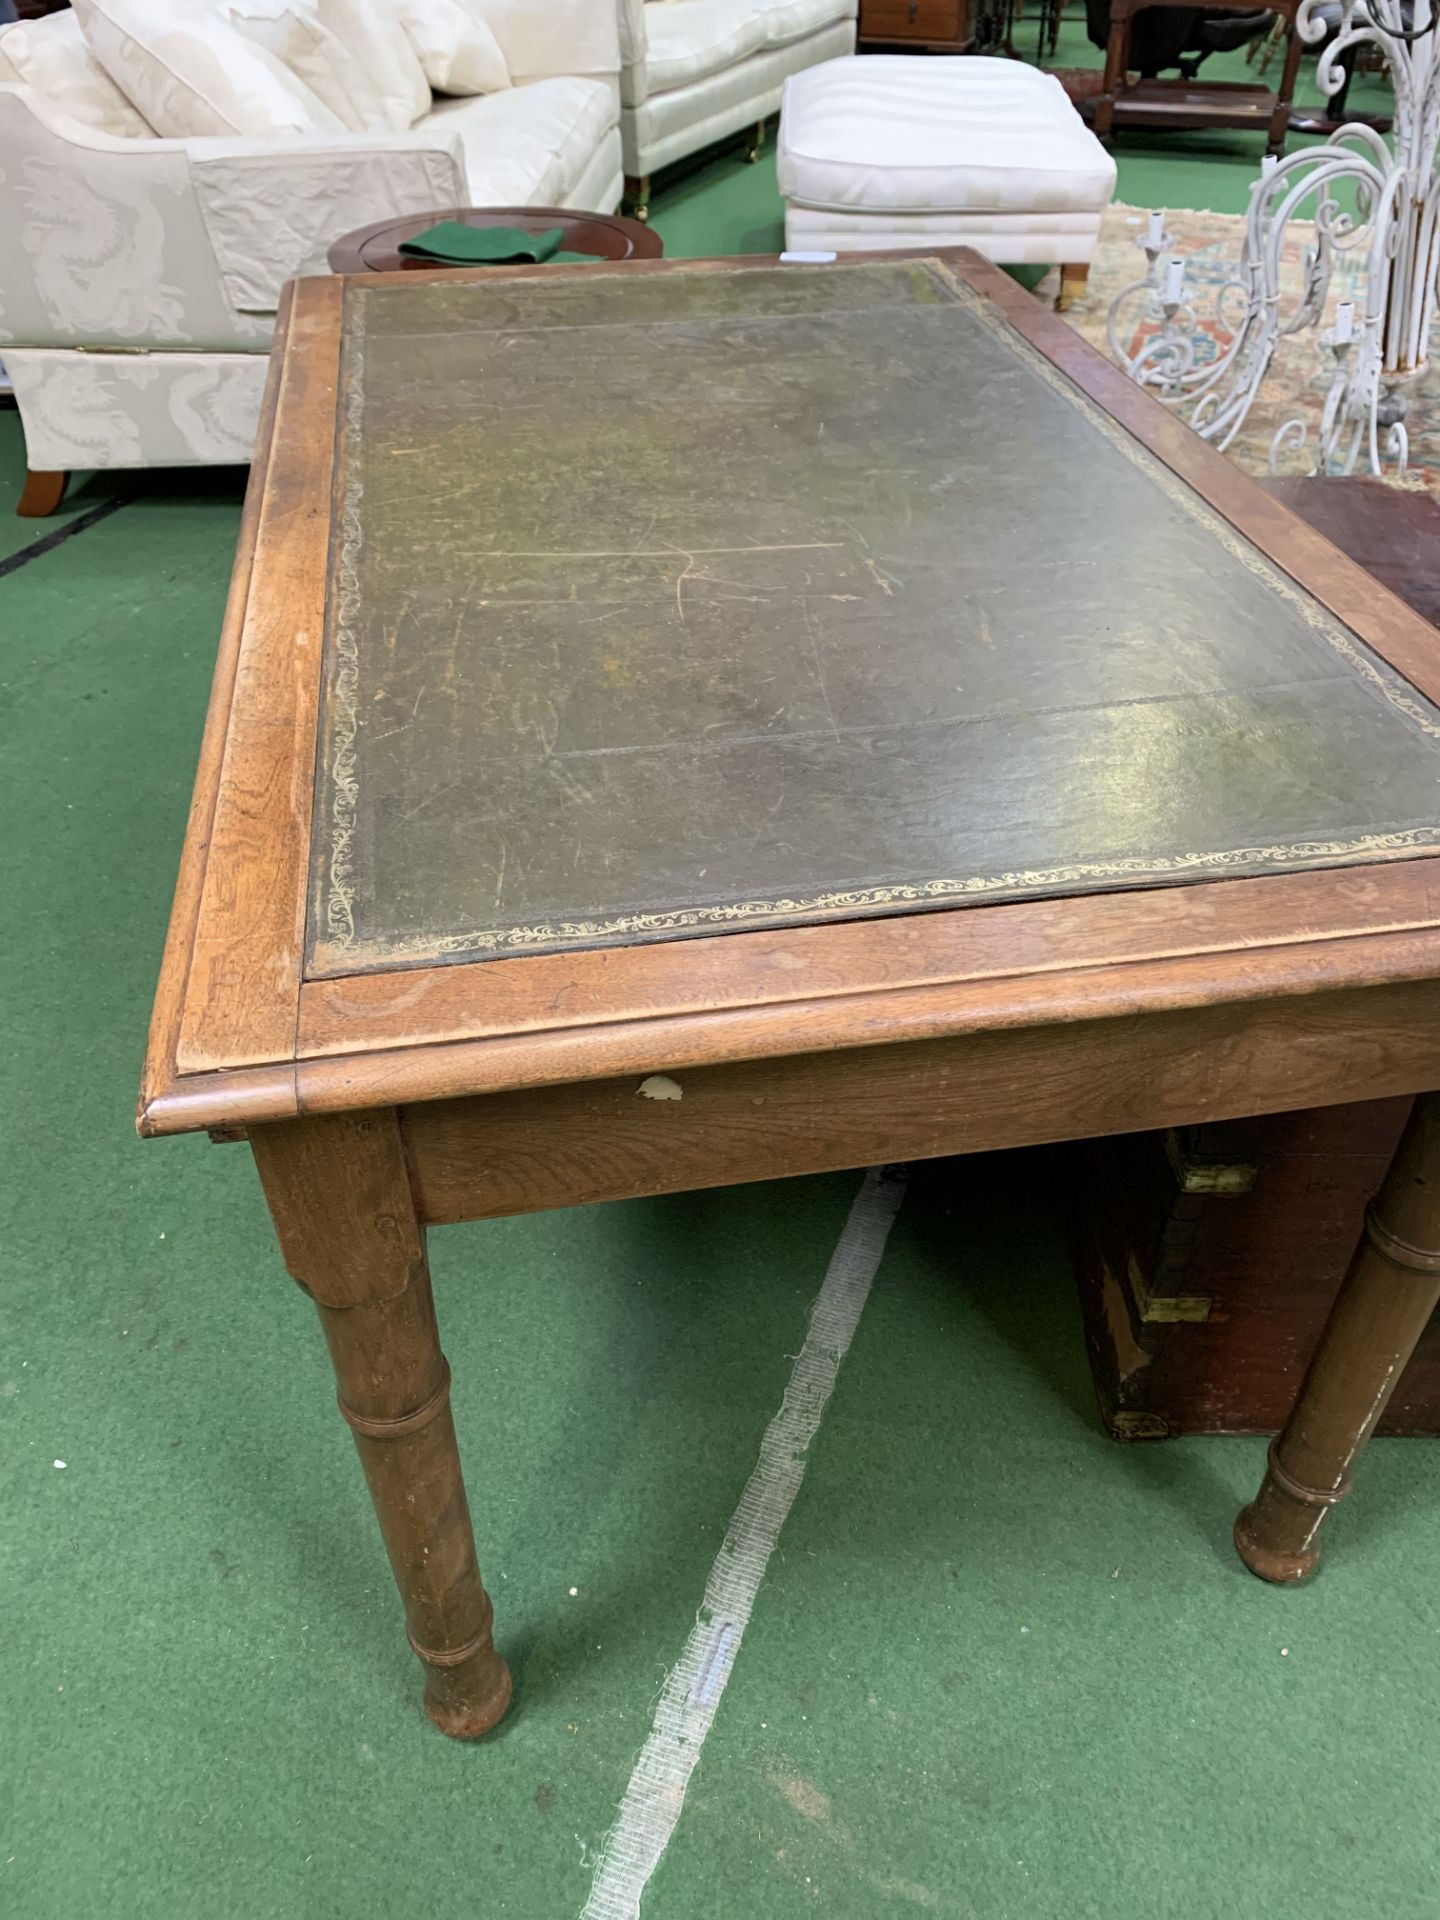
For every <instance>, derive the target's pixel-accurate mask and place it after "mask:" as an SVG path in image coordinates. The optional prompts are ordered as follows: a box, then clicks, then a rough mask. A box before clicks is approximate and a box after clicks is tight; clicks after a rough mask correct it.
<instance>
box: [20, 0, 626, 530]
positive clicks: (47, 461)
mask: <svg viewBox="0 0 1440 1920" xmlns="http://www.w3.org/2000/svg"><path fill="white" fill-rule="evenodd" d="M505 3H506V4H515V0H505ZM545 6H546V13H547V15H548V16H549V25H550V27H551V28H552V31H550V32H548V33H547V34H546V35H545V36H544V38H543V42H539V37H538V36H535V35H532V36H531V39H532V40H535V41H537V42H539V50H538V52H534V53H532V54H531V56H530V57H529V58H527V59H526V60H525V61H524V63H523V69H524V70H523V71H520V72H516V73H514V74H513V75H512V78H513V82H514V84H512V85H511V86H509V87H507V88H505V89H504V90H502V91H497V92H493V93H487V94H477V95H471V96H468V97H455V98H440V97H438V96H437V97H436V98H434V99H433V101H432V102H431V108H430V111H429V112H428V113H425V114H424V115H423V117H422V118H420V119H419V120H418V121H417V122H416V124H415V125H413V126H411V127H410V128H409V130H408V131H399V132H386V131H381V132H365V133H352V132H345V131H341V132H337V133H325V134H323V135H320V136H318V137H317V136H310V135H296V134H287V135H284V136H280V137H266V138H253V137H252V138H235V137H231V138H218V137H210V138H187V139H161V138H158V137H156V136H155V135H153V134H152V133H151V132H150V131H149V129H148V127H147V126H146V123H145V122H144V121H143V120H141V119H140V118H139V116H138V114H135V113H134V112H133V110H132V109H131V108H130V107H129V106H128V105H127V103H126V102H125V101H124V100H123V99H120V97H119V96H118V95H115V97H114V99H108V100H100V103H99V105H98V106H97V99H98V98H99V96H98V95H97V93H96V85H97V80H96V75H95V73H94V71H93V70H92V71H91V72H89V74H88V75H87V74H86V73H85V72H84V71H82V70H81V69H83V64H84V61H85V59H86V50H85V46H84V43H83V41H82V40H81V39H80V32H79V28H78V26H77V25H76V24H75V20H74V17H73V16H72V15H70V14H68V13H67V14H58V15H55V16H53V17H52V18H51V19H49V20H45V21H42V22H38V23H35V24H33V25H30V26H21V27H7V28H3V29H0V235H3V236H4V243H3V246H0V359H3V362H4V365H5V368H6V370H7V371H8V373H9V376H10V379H11V382H12V383H13V386H14V390H15V396H16V399H17V401H18V403H19V407H20V413H21V418H22V422H23V426H24V432H25V444H26V464H27V467H28V468H29V470H30V478H29V480H28V481H27V486H26V489H25V494H24V496H23V498H22V503H21V509H20V510H21V512H22V513H30V514H38V513H44V512H49V511H51V510H53V508H54V506H55V505H57V504H58V502H59V497H60V493H61V491H62V490H63V475H64V474H65V472H66V471H67V470H70V469H90V468H113V467H145V466H198V465H218V464H225V463H229V462H243V461H246V460H248V459H249V457H250V453H251V449H252V446H253V443H254V438H255V432H256V427H257V424H258V419H259V409H260V399H261V392H262V389H263V386H264V380H265V368H266V361H267V356H268V347H269V342H270V337H271V332H272V329H273V325H274V317H275V311H276V306H277V303H278V301H279V297H280V291H281V288H282V287H283V286H284V283H285V282H286V280H288V279H290V278H291V277H292V276H294V275H296V274H301V273H313V272H321V273H323V272H324V271H325V254H326V249H327V247H328V245H329V244H330V243H331V242H332V241H334V240H336V239H337V238H339V237H340V236H341V235H342V234H344V233H346V232H347V231H349V230H351V229H353V228H355V227H357V226H362V225H364V224H366V223H367V222H369V221H373V220H378V219H381V218H383V217H384V216H386V215H388V214H403V213H411V212H421V211H425V210H428V209H431V208H435V209H443V208H449V207H458V206H465V205H480V206H484V205H491V206H521V205H532V206H570V207H579V208H585V209H588V210H594V211H602V212H612V211H613V210H614V208H615V207H616V205H617V204H618V202H619V199H620V192H621V175H622V165H621V145H620V94H619V83H618V65H619V43H618V36H617V34H616V31H615V20H614V17H613V12H612V6H613V0H545ZM597 9H599V10H600V11H602V12H603V14H604V21H605V33H604V34H603V35H600V36H599V37H598V39H597V36H596V34H595V32H594V16H595V13H596V10H597ZM567 14H568V15H573V16H576V19H575V20H572V22H571V27H572V29H573V28H576V27H578V26H583V29H584V30H583V31H576V30H571V31H567V30H566V19H565V16H566V15H567ZM41 28H43V29H45V30H47V31H48V32H50V33H52V34H54V35H55V36H56V37H55V38H54V39H53V41H51V40H47V41H46V42H45V43H44V51H45V54H46V58H45V60H44V61H43V62H42V63H41V65H40V71H41V73H42V75H43V79H44V81H45V86H44V90H43V91H42V90H40V88H38V87H37V86H36V85H35V84H33V83H32V84H27V83H26V81H25V79H24V78H23V77H22V72H23V71H28V72H29V74H30V75H31V80H32V82H33V80H34V78H35V75H36V71H37V68H36V62H35V60H34V59H33V58H31V59H29V60H27V61H26V62H25V63H24V67H23V69H22V68H21V67H19V66H17V63H16V62H14V61H12V60H10V59H9V58H8V57H7V53H6V42H7V40H9V39H10V36H11V35H13V34H17V33H23V34H28V35H34V34H35V33H36V32H37V31H38V30H39V29H41ZM12 44H14V43H12ZM35 46H36V43H35V42H34V40H33V39H32V40H31V41H30V42H29V43H28V46H27V51H28V52H29V53H31V54H32V55H33V53H34V50H35ZM597 47H598V50H599V55H600V58H601V59H603V60H604V61H605V65H606V67H607V68H608V69H609V70H606V71H598V72H590V73H579V74H577V73H570V72H567V71H566V70H565V67H566V61H567V58H568V59H571V60H573V59H575V58H576V54H577V48H579V49H582V51H583V54H584V56H585V57H587V58H589V59H590V60H591V61H592V63H594V62H595V57H596V51H597ZM607 48H608V49H612V50H613V58H608V59H607V58H606V57H605V56H606V49H607ZM547 49H548V52H547ZM74 61H78V62H79V63H80V67H79V68H76V67H74V66H73V64H67V63H73V62H74ZM99 80H100V81H103V83H104V86H105V87H107V88H108V87H109V86H110V83H109V81H108V79H106V78H105V76H104V75H100V76H99ZM71 82H73V85H72V84H70V83H71ZM110 92H111V94H114V89H113V88H111V89H110ZM77 112H78V113H81V114H85V115H86V116H87V118H88V120H89V124H86V122H85V121H84V120H82V119H79V118H77V117H75V116H76V114H77ZM107 120H108V122H109V124H110V125H111V126H112V127H114V126H123V127H125V128H127V131H126V132H124V133H121V132H117V131H106V130H104V124H103V123H104V122H106V121H107Z"/></svg>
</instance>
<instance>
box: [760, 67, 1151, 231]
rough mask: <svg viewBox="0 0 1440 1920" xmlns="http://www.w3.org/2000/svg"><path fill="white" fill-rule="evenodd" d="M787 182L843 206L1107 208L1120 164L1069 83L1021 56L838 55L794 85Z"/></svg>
mask: <svg viewBox="0 0 1440 1920" xmlns="http://www.w3.org/2000/svg"><path fill="white" fill-rule="evenodd" d="M779 177H780V191H781V194H782V195H783V196H784V198H785V199H786V200H787V201H788V202H790V203H791V204H792V205H795V206H801V207H815V208H821V209H825V210H828V211H834V212H849V213H874V214H878V213H890V214H895V215H902V216H903V215H905V214H927V213H928V214H933V213H962V212H971V211H987V212H998V211H1004V210H1015V211H1019V212H1025V213H1066V212H1091V213H1098V211H1099V209H1100V208H1102V207H1104V206H1106V205H1107V204H1108V202H1109V200H1110V197H1111V195H1112V194H1113V193H1114V191H1115V162H1114V161H1113V160H1112V159H1111V157H1110V155H1109V154H1108V153H1107V152H1106V151H1105V149H1104V147H1102V146H1101V144H1100V142H1099V141H1098V140H1097V139H1096V138H1095V136H1094V134H1093V133H1091V131H1090V129H1089V128H1088V127H1087V126H1086V125H1085V123H1084V121H1083V120H1082V119H1081V118H1080V116H1079V114H1078V113H1077V112H1076V111H1075V109H1074V107H1072V106H1071V104H1070V102H1069V100H1068V99H1067V98H1066V95H1065V90H1064V88H1063V87H1062V86H1061V85H1060V82H1059V81H1058V80H1056V79H1055V78H1054V76H1053V75H1051V74H1048V73H1041V72H1040V71H1039V69H1038V68H1035V67H1027V66H1024V65H1022V64H1021V62H1020V61H1018V60H1004V59H988V58H984V57H976V56H974V55H964V56H952V57H949V58H939V59H927V58H925V57H923V56H917V55H913V54H897V55H882V56H879V57H870V58H865V59H853V60H828V61H826V62H825V64H824V65H823V66H818V67H811V68H810V69H809V70H808V71H807V72H805V73H797V74H795V75H793V76H792V77H791V78H790V79H789V80H787V81H786V83H785V104H784V108H783V111H782V115H781V126H780V155H779Z"/></svg>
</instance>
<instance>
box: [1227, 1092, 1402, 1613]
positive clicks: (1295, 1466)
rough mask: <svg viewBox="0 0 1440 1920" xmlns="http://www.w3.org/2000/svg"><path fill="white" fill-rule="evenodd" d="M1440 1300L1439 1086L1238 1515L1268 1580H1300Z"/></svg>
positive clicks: (1378, 1199)
mask: <svg viewBox="0 0 1440 1920" xmlns="http://www.w3.org/2000/svg"><path fill="white" fill-rule="evenodd" d="M1437 1300H1440V1094H1435V1093H1427V1094H1422V1095H1421V1096H1420V1098H1419V1099H1418V1100H1417V1101H1416V1102H1415V1109H1414V1112H1413V1113H1412V1114H1411V1116H1410V1122H1409V1125H1408V1126H1407V1127H1406V1129H1405V1133H1404V1136H1403V1137H1402V1139H1401V1141H1400V1145H1399V1146H1398V1147H1397V1148H1396V1151H1395V1158H1394V1160H1393V1161H1392V1162H1391V1163H1390V1170H1389V1172H1388V1173H1387V1174H1386V1176H1385V1180H1384V1184H1383V1185H1382V1186H1381V1188H1380V1191H1379V1193H1378V1194H1377V1195H1376V1196H1375V1199H1374V1200H1373V1201H1372V1202H1371V1204H1370V1208H1369V1211H1368V1213H1367V1214H1366V1218H1365V1230H1364V1232H1363V1234H1362V1235H1361V1238H1360V1243H1359V1245H1358V1246H1357V1248H1356V1249H1355V1254H1354V1257H1353V1258H1352V1260H1351V1262H1350V1271H1349V1273H1348V1274H1347V1275H1346V1277H1345V1284H1344V1286H1343V1287H1342V1288H1341V1289H1340V1293H1339V1295H1338V1297H1337V1299H1336V1301H1335V1305H1334V1307H1333V1309H1332V1310H1331V1314H1330V1318H1329V1321H1328V1322H1327V1324H1326V1327H1325V1331H1324V1333H1323V1334H1322V1335H1321V1336H1320V1344H1319V1346H1318V1347H1317V1348H1316V1350H1315V1357H1314V1358H1313V1359H1312V1360H1311V1362H1310V1367H1309V1371H1308V1372H1307V1373H1306V1375H1305V1381H1304V1384H1303V1385H1302V1387H1301V1389H1300V1395H1299V1398H1298V1399H1297V1400H1296V1402H1295V1409H1294V1411H1293V1413H1292V1414H1291V1415H1290V1418H1289V1420H1288V1421H1287V1422H1286V1424H1285V1430H1284V1432H1283V1433H1281V1434H1280V1435H1279V1437H1278V1438H1277V1439H1276V1440H1275V1441H1274V1442H1273V1443H1272V1444H1271V1448H1270V1464H1269V1466H1268V1468H1267V1469H1266V1473H1265V1479H1264V1482H1263V1484H1262V1485H1261V1488H1260V1491H1259V1493H1258V1494H1257V1495H1256V1497H1255V1500H1254V1501H1253V1503H1252V1504H1251V1505H1250V1506H1248V1507H1246V1508H1245V1510H1244V1512H1243V1513H1242V1514H1241V1515H1240V1517H1239V1519H1238V1520H1237V1521H1236V1522H1235V1545H1236V1547H1237V1548H1238V1549H1239V1552H1240V1558H1241V1559H1242V1560H1243V1561H1244V1562H1245V1564H1246V1566H1247V1567H1249V1569H1250V1571H1251V1572H1252V1573H1258V1574H1259V1575H1260V1577H1261V1579H1262V1580H1277V1581H1286V1582H1289V1581H1296V1580H1304V1579H1305V1578H1306V1577H1307V1576H1308V1575H1309V1574H1311V1573H1313V1572H1314V1570H1315V1567H1316V1563H1317V1562H1318V1560H1319V1557H1320V1550H1319V1547H1318V1546H1317V1544H1316V1542H1317V1538H1318V1536H1319V1532H1320V1528H1321V1525H1322V1524H1323V1522H1324V1519H1325V1516H1326V1514H1327V1513H1328V1512H1329V1511H1330V1509H1331V1507H1333V1506H1334V1505H1335V1503H1336V1501H1337V1500H1343V1499H1344V1497H1345V1495H1346V1494H1347V1493H1348V1492H1349V1491H1350V1472H1351V1468H1352V1467H1353V1465H1354V1463H1355V1460H1356V1459H1357V1457H1358V1456H1359V1454H1360V1452H1361V1449H1362V1448H1363V1447H1364V1445H1365V1443H1366V1441H1367V1440H1368V1439H1369V1438H1370V1435H1371V1434H1372V1433H1373V1432H1374V1430H1375V1425H1376V1422H1377V1421H1378V1420H1379V1418H1380V1416H1381V1414H1382V1413H1383V1412H1384V1411H1385V1407H1386V1404H1387V1402H1388V1401H1389V1399H1390V1396H1391V1394H1392V1393H1393V1392H1394V1390H1395V1387H1396V1384H1397V1383H1398V1381H1399V1379H1400V1375H1401V1373H1402V1371H1403V1370H1404V1367H1405V1363H1406V1361H1407V1360H1408V1359H1409V1358H1410V1355H1411V1353H1412V1352H1413V1351H1414V1348H1415V1343H1416V1341H1418V1340H1419V1338H1420V1335H1421V1334H1422V1333H1423V1332H1424V1331H1425V1325H1426V1322H1427V1321H1428V1320H1429V1318H1430V1316H1431V1314H1432V1313H1433V1312H1434V1310H1435V1305H1436V1301H1437Z"/></svg>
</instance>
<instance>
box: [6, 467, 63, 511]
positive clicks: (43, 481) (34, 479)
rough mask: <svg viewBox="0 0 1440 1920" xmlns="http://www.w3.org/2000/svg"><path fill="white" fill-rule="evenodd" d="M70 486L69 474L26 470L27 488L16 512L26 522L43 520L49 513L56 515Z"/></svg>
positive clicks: (22, 494) (21, 496) (28, 468)
mask: <svg viewBox="0 0 1440 1920" xmlns="http://www.w3.org/2000/svg"><path fill="white" fill-rule="evenodd" d="M69 484H70V476H69V474H68V473H36V472H35V471H34V470H33V469H32V468H30V467H27V468H26V469H25V488H24V491H23V492H22V493H21V495H20V504H19V506H18V507H16V509H15V511H16V513H18V514H21V515H22V516H23V517H24V518H25V519H26V520H43V519H44V518H45V516H46V514H47V513H54V512H55V510H56V508H57V507H58V506H59V505H60V502H61V501H62V500H63V499H64V498H65V489H66V487H67V486H69Z"/></svg>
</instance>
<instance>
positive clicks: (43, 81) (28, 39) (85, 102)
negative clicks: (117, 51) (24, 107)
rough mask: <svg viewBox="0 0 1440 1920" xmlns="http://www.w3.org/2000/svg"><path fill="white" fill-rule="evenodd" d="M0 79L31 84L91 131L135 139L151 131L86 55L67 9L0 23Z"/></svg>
mask: <svg viewBox="0 0 1440 1920" xmlns="http://www.w3.org/2000/svg"><path fill="white" fill-rule="evenodd" d="M0 81H10V82H12V83H14V84H15V85H18V86H22V87H33V88H34V90H35V92H36V93H38V94H39V95H40V96H41V98H42V99H45V100H48V101H49V102H50V104H51V105H52V106H54V107H57V108H58V109H59V110H60V112H61V113H63V114H65V115H67V116H68V117H69V118H70V119H71V120H75V121H78V122H79V124H80V125H81V126H82V127H93V128H94V129H95V131H96V132H97V133H109V134H113V135H114V136H115V137H116V138H117V139H120V140H137V139H144V138H145V137H146V136H147V135H150V134H152V133H153V132H154V128H153V127H151V125H150V123H149V122H148V121H147V120H146V119H145V117H144V115H143V114H141V113H139V112H138V111H137V110H136V109H135V108H134V107H132V106H131V104H130V102H129V101H128V100H127V99H126V98H125V95H124V94H123V93H122V92H121V91H120V89H119V87H117V86H116V84H115V82H114V81H113V80H112V79H111V78H110V76H109V74H108V73H106V71H105V69H104V68H103V67H102V66H101V65H100V63H99V62H98V61H97V60H95V59H94V58H92V56H91V53H90V49H89V47H87V46H86V44H85V35H84V34H83V33H82V32H81V31H80V22H79V21H78V20H77V19H76V17H75V15H74V14H73V13H52V14H50V15H49V17H48V18H46V19H43V20H22V21H20V22H19V23H18V24H17V25H15V26H9V27H0Z"/></svg>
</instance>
